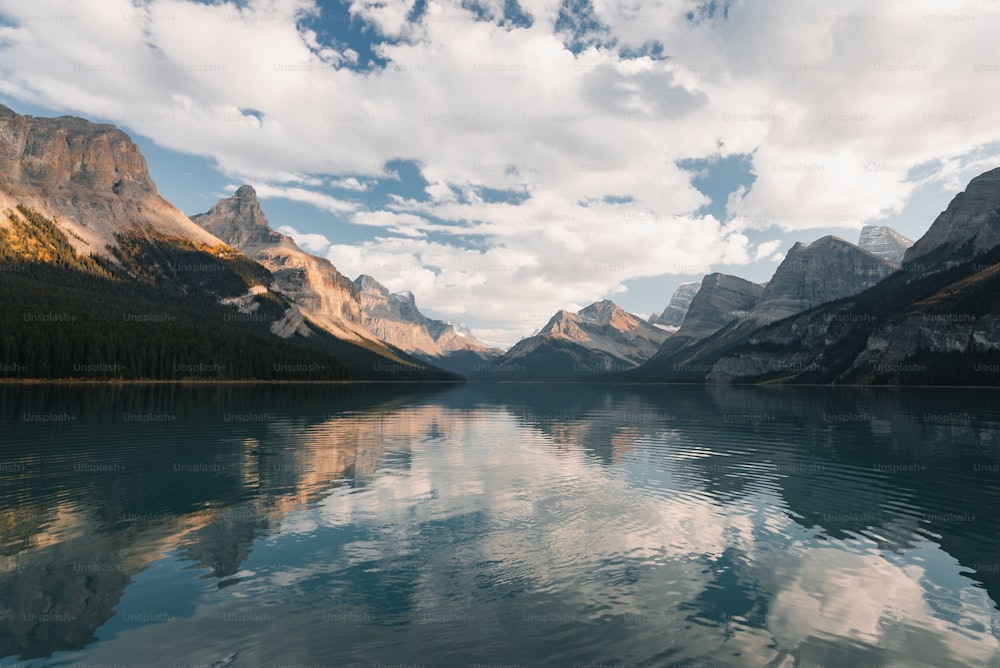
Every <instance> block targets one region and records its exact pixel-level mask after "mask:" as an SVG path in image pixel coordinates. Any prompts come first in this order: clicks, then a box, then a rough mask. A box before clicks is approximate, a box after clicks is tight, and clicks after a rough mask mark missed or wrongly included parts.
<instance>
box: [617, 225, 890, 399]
mask: <svg viewBox="0 0 1000 668" xmlns="http://www.w3.org/2000/svg"><path fill="white" fill-rule="evenodd" d="M894 269H895V265H893V264H892V263H890V262H888V261H886V260H883V259H881V258H878V257H876V256H874V255H872V254H871V253H869V252H867V251H865V250H862V249H861V248H859V247H857V246H855V245H854V244H852V243H850V242H848V241H844V240H843V239H840V238H838V237H833V236H826V237H822V238H821V239H818V240H816V241H814V242H813V243H811V244H808V245H807V244H803V243H796V244H795V245H794V246H793V247H792V248H791V249H790V250H789V251H788V253H787V254H786V256H785V259H784V260H783V261H782V262H781V264H780V265H778V268H777V269H776V270H775V272H774V275H773V276H772V277H771V280H770V281H768V282H767V284H766V285H763V286H761V285H756V284H753V283H750V282H749V281H745V280H743V279H740V278H736V277H735V276H726V275H724V274H712V275H710V276H706V277H705V279H704V280H703V281H702V287H701V289H700V290H699V291H698V294H696V295H695V297H694V299H693V300H692V301H691V307H690V309H689V310H688V314H687V316H686V317H685V319H684V324H682V325H681V328H680V329H679V330H678V331H677V333H676V334H675V335H674V336H672V337H671V338H670V339H668V340H667V341H666V342H665V343H664V344H663V346H662V347H661V348H660V350H659V351H658V352H657V353H656V355H655V356H654V357H653V358H652V359H650V360H649V362H647V363H646V364H643V365H642V366H641V367H640V368H638V369H636V370H634V371H632V372H626V373H624V374H622V375H621V380H629V381H633V380H634V381H685V382H701V381H702V380H704V378H705V376H706V375H707V374H708V373H709V372H710V371H711V369H712V364H714V363H715V361H717V359H718V356H719V355H721V354H723V353H724V352H725V351H726V350H728V349H729V348H730V347H732V346H736V345H740V344H742V343H744V342H745V341H746V340H747V339H748V338H749V337H750V336H752V335H753V333H754V332H755V331H757V330H759V329H760V328H761V327H762V326H765V325H767V324H769V323H772V322H775V321H777V320H781V319H783V318H786V317H788V316H791V315H794V314H796V313H800V312H802V311H806V310H808V309H811V308H813V307H815V306H818V305H820V304H823V303H826V302H830V301H834V300H836V299H840V298H843V297H846V296H850V295H854V294H857V293H859V292H861V291H862V290H865V289H867V288H869V287H871V286H873V285H875V284H877V283H878V282H880V281H881V280H883V279H885V278H886V277H887V276H889V274H891V273H892V271H893V270H894Z"/></svg>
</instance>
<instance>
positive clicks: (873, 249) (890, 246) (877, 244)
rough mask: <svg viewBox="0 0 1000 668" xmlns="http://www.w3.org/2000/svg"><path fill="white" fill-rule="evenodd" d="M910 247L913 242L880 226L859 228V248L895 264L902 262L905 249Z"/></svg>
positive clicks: (888, 228) (890, 229) (889, 228)
mask: <svg viewBox="0 0 1000 668" xmlns="http://www.w3.org/2000/svg"><path fill="white" fill-rule="evenodd" d="M912 245H913V242H912V241H910V240H909V239H907V238H906V237H904V236H903V235H902V234H900V233H899V232H897V231H896V230H894V229H892V228H891V227H885V226H882V225H865V226H864V227H863V228H861V236H860V237H859V238H858V246H859V247H860V248H862V249H864V250H866V251H868V252H869V253H871V254H872V255H874V256H876V257H880V258H882V259H883V260H888V261H889V262H893V263H895V264H899V263H900V262H902V261H903V255H904V254H905V253H906V249H907V248H909V247H910V246H912Z"/></svg>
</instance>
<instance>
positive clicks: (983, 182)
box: [903, 167, 1000, 271]
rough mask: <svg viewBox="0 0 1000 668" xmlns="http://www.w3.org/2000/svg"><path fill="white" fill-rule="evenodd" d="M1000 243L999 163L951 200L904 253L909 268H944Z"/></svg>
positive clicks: (905, 264)
mask: <svg viewBox="0 0 1000 668" xmlns="http://www.w3.org/2000/svg"><path fill="white" fill-rule="evenodd" d="M997 245H1000V167H998V168H997V169H993V170H990V171H988V172H986V173H984V174H980V175H979V176H977V177H976V178H974V179H972V181H970V182H969V185H968V186H967V187H966V189H965V191H964V192H961V193H959V194H957V195H955V197H954V198H953V199H952V200H951V202H950V203H949V204H948V208H947V209H945V210H944V211H943V212H942V213H941V214H940V215H939V216H938V217H937V218H936V219H935V220H934V222H933V223H932V224H931V227H930V229H929V230H927V233H926V234H924V236H922V237H921V238H920V239H919V240H918V241H917V242H916V243H915V244H913V246H911V247H910V248H909V249H908V250H907V251H906V255H905V256H904V257H903V264H904V266H907V265H908V266H909V268H910V270H911V271H921V270H926V271H931V270H944V269H946V268H948V267H951V266H954V265H956V264H960V263H962V262H968V261H970V260H973V259H974V258H975V256H976V255H978V254H980V253H984V252H987V251H988V250H990V249H992V248H995V247H996V246H997Z"/></svg>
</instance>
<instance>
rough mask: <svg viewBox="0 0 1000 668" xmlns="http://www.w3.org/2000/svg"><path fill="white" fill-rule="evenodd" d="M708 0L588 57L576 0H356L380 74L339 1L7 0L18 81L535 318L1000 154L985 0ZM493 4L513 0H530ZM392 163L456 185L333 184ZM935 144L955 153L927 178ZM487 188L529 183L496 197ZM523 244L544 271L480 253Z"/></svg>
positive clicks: (633, 24)
mask: <svg viewBox="0 0 1000 668" xmlns="http://www.w3.org/2000/svg"><path fill="white" fill-rule="evenodd" d="M480 4H483V3H480ZM697 4H698V3H694V2H692V1H690V0H658V1H651V2H617V1H615V2H612V1H610V0H595V2H594V3H593V5H594V12H595V16H596V17H597V19H598V20H600V21H601V22H602V23H603V24H604V25H606V26H607V29H608V30H607V37H609V38H615V39H617V40H618V43H619V45H620V46H623V47H628V48H634V49H640V48H642V47H643V46H644V45H648V44H649V43H650V42H651V41H653V40H656V41H659V42H660V43H661V44H662V46H663V53H664V54H666V55H668V56H669V59H666V60H657V59H654V58H651V57H645V56H644V57H636V58H630V59H624V58H622V57H621V56H620V54H619V52H618V51H617V50H615V49H610V48H599V47H591V48H588V49H586V50H584V51H582V52H581V53H579V54H574V53H572V52H570V51H569V50H567V49H566V48H565V46H564V44H563V42H562V36H560V35H556V34H555V33H554V24H555V20H556V16H557V14H558V8H559V3H557V2H555V1H554V0H552V1H546V2H532V3H523V4H522V7H523V8H524V9H525V10H526V11H528V12H529V13H531V14H532V16H533V19H534V24H533V26H532V27H531V28H529V29H521V28H513V29H511V28H509V27H502V26H498V25H495V24H492V23H489V22H483V21H476V20H475V17H474V13H473V12H472V11H470V10H468V9H465V8H463V7H462V5H461V3H460V2H458V0H431V1H430V2H428V3H427V7H426V11H425V12H424V14H423V16H422V17H421V19H420V20H419V22H417V23H410V22H408V18H407V17H408V16H409V15H410V14H411V12H412V10H413V7H414V2H413V0H388V1H380V2H369V1H367V0H355V1H353V2H352V3H351V4H350V7H349V14H350V17H351V20H352V21H354V22H355V23H357V22H360V23H361V24H362V25H363V26H365V27H366V29H367V30H368V32H367V33H366V34H368V35H369V36H370V37H371V39H372V40H374V42H375V44H374V45H373V48H374V50H375V51H376V52H377V53H378V54H379V55H380V56H381V57H382V58H385V59H387V60H388V61H389V65H388V66H387V67H386V68H385V70H384V71H383V70H376V71H364V72H358V71H353V70H352V69H351V68H350V67H349V65H350V64H351V63H354V62H357V61H358V59H359V54H358V53H357V51H354V50H351V49H347V48H344V47H343V46H342V45H337V44H323V43H321V42H320V41H319V38H318V36H317V34H316V33H315V32H313V31H312V30H311V29H310V28H306V27H303V26H302V25H301V23H300V21H301V19H303V18H308V17H310V16H315V15H321V14H322V12H321V11H320V9H319V8H318V7H317V5H316V4H315V3H314V2H311V1H310V0H252V1H251V2H249V3H247V6H246V7H244V8H242V9H237V8H236V6H235V5H234V4H232V3H226V2H221V3H216V4H202V3H194V2H185V1H183V0H149V1H148V2H146V3H145V4H143V5H142V6H141V7H138V8H137V7H135V6H134V4H133V2H131V0H104V1H102V2H90V3H74V4H73V5H68V4H66V3H64V2H61V1H60V0H36V1H35V2H33V3H31V4H30V6H29V5H26V4H25V3H23V2H17V1H16V0H0V13H2V15H4V16H5V17H7V18H8V19H10V21H11V22H12V23H13V24H14V26H15V27H6V28H2V29H0V30H2V33H0V36H2V40H0V93H3V94H5V95H7V96H10V97H12V98H15V99H21V100H25V101H29V102H33V103H37V104H41V105H44V106H47V107H50V108H57V109H65V110H68V111H71V112H73V113H79V114H82V115H92V116H100V117H103V118H109V119H111V120H114V121H116V122H118V123H121V124H123V125H125V126H127V127H128V128H129V129H131V130H133V131H136V132H140V133H142V134H144V135H147V136H149V137H152V138H153V139H155V141H157V142H158V143H160V144H162V145H165V146H167V147H170V148H173V149H177V150H180V151H185V152H189V153H195V154H200V155H207V156H210V157H211V158H212V159H214V160H215V161H216V162H217V164H218V166H219V168H220V169H221V170H222V171H223V172H225V173H226V174H227V175H229V176H230V177H232V178H234V179H235V178H239V179H241V180H243V181H246V182H251V183H254V184H255V186H256V187H257V190H258V193H259V194H260V196H261V197H262V198H269V197H282V198H288V199H293V200H296V201H300V202H307V203H310V204H312V205H315V206H317V207H318V208H320V209H323V210H325V211H329V212H330V213H331V214H333V215H334V217H335V218H336V219H337V220H341V221H342V220H346V219H347V218H349V217H350V216H353V218H354V222H360V223H362V224H365V225H370V226H377V227H381V228H382V229H383V230H384V236H381V237H379V238H378V239H375V240H373V241H369V242H366V243H365V244H363V245H360V246H356V247H354V249H353V250H352V251H350V252H349V251H348V250H347V249H346V248H344V247H342V246H336V247H334V248H332V249H331V250H330V251H329V252H330V253H331V257H332V258H333V259H334V262H335V263H347V262H351V261H354V260H358V261H359V262H360V260H361V259H365V261H367V260H368V259H370V258H382V259H384V260H385V262H383V264H388V265H392V264H393V263H394V262H395V260H394V258H397V259H399V258H402V259H405V261H406V262H410V261H413V262H415V263H417V264H418V265H419V266H420V270H419V271H417V270H414V271H411V272H408V273H406V274H404V275H401V276H400V277H399V283H400V285H399V287H400V288H402V287H408V288H409V289H411V290H413V291H414V292H415V293H416V295H417V297H418V299H419V301H420V303H421V305H422V306H424V307H427V308H428V309H429V310H432V311H436V312H438V313H453V312H456V311H460V312H461V313H458V315H462V316H465V317H468V318H469V319H470V320H473V321H475V322H477V323H478V324H479V326H480V328H481V330H482V331H487V330H491V331H501V330H505V331H507V337H506V338H507V339H508V340H512V339H516V338H517V336H519V335H521V334H525V333H527V332H528V331H530V330H531V329H532V328H534V327H535V326H537V325H538V324H540V322H539V320H541V318H540V317H539V318H535V317H531V318H523V317H519V315H518V314H521V313H523V312H528V313H532V314H534V313H535V310H536V309H539V310H541V311H542V312H545V313H549V314H551V313H552V312H554V310H556V308H562V307H567V306H569V305H570V304H579V305H585V304H587V303H589V302H591V301H594V300H596V299H600V298H602V297H604V296H608V295H613V294H616V293H617V292H618V291H620V290H621V289H622V286H623V282H624V281H625V280H627V279H629V278H635V277H639V276H653V275H658V274H664V273H666V274H670V273H690V272H684V271H680V270H679V268H680V267H688V268H690V267H693V266H705V267H707V266H711V265H718V264H722V263H729V264H739V263H743V262H749V261H751V260H752V259H763V258H765V257H772V256H773V250H775V249H776V248H777V247H778V246H779V245H780V244H776V243H775V242H770V244H761V245H760V246H758V247H757V248H750V244H749V241H748V239H747V238H746V237H745V236H744V235H743V234H742V233H741V230H745V229H766V228H774V229H776V230H778V231H788V232H792V231H795V232H801V231H806V230H810V229H814V228H829V227H853V228H858V227H860V226H861V225H863V224H865V223H866V222H870V221H873V220H876V219H878V218H880V217H885V216H889V215H893V214H897V213H898V212H900V211H902V209H903V208H904V206H905V205H906V203H907V202H908V201H909V200H910V198H911V197H912V196H913V193H914V192H915V191H916V189H918V188H920V187H925V186H928V185H937V184H942V183H945V184H947V185H948V187H950V188H952V189H957V188H960V187H961V186H962V185H964V182H965V181H966V180H967V179H968V178H969V177H970V176H972V175H974V170H981V169H985V168H988V167H991V166H994V165H995V164H996V162H997V157H998V150H997V146H996V144H995V143H994V142H995V141H996V133H995V128H996V120H997V117H996V111H995V110H996V109H997V108H998V105H997V102H998V99H997V93H996V91H997V90H1000V89H998V87H997V83H998V82H1000V60H998V59H997V57H996V55H995V52H994V50H993V47H992V44H993V42H994V40H993V35H995V34H996V32H997V29H998V28H1000V17H998V15H997V14H996V13H995V12H993V11H991V10H990V5H989V3H988V2H986V0H956V1H955V2H953V3H951V4H949V6H948V8H947V10H946V11H945V10H942V9H941V8H940V6H939V5H937V4H935V3H933V2H930V0H926V1H922V2H912V1H910V0H886V2H882V3H879V4H878V5H877V6H873V5H871V4H870V3H865V2H862V1H861V0H845V1H844V2H841V3H838V5H837V6H836V8H835V9H834V8H831V6H830V5H829V4H828V3H823V2H820V1H819V0H804V1H803V0H794V1H793V0H775V2H771V3H766V4H764V3H751V2H736V3H728V5H727V6H728V10H727V13H728V18H723V17H722V16H721V12H717V15H716V17H715V18H707V17H705V16H704V14H703V13H702V14H698V11H699V10H697ZM483 7H484V10H485V11H486V13H487V14H490V15H492V16H495V17H499V16H501V15H502V7H503V3H500V2H492V3H486V4H483ZM689 11H695V12H696V14H697V15H698V16H699V17H700V18H699V20H697V21H695V22H692V21H689V20H687V19H686V18H685V14H686V13H687V12H689ZM60 17H62V18H60ZM969 17H971V18H969ZM383 36H389V37H393V38H395V37H398V38H400V39H399V40H398V41H394V40H387V41H385V42H382V40H383ZM913 44H920V45H921V48H920V49H919V50H916V51H915V50H914V49H913ZM984 147H990V148H988V149H984ZM735 153H741V154H749V155H751V156H752V157H751V161H752V167H753V171H754V173H755V175H756V181H755V183H754V185H753V187H752V189H750V190H749V191H743V192H739V193H736V194H735V195H734V196H732V197H730V199H729V202H728V212H729V215H730V216H732V218H733V220H731V221H729V222H728V223H726V222H724V221H723V222H720V221H717V220H715V219H714V218H711V217H705V216H699V215H698V214H697V212H698V210H699V209H700V207H702V206H703V205H705V204H706V203H707V199H706V198H705V196H704V195H702V194H701V193H700V192H698V191H697V189H695V188H694V187H693V186H692V184H691V174H689V173H687V172H685V171H683V170H681V169H679V168H678V167H677V166H676V162H677V160H679V159H683V158H698V157H703V158H704V157H712V156H719V155H723V156H725V155H729V154H735ZM392 160H412V161H414V162H416V163H417V164H418V165H420V169H421V172H422V175H423V176H424V178H426V179H427V181H428V183H429V184H430V185H429V186H428V187H427V189H426V191H427V195H428V196H429V197H430V201H429V202H417V201H410V200H406V199H398V200H396V201H395V202H394V203H393V204H392V205H391V206H389V207H386V209H385V210H384V211H375V212H366V211H364V209H365V207H363V206H361V205H359V204H358V203H356V202H354V201H345V200H344V199H340V198H337V197H333V196H331V195H329V194H326V193H323V192H320V191H318V190H317V189H316V188H318V187H320V185H319V184H320V182H321V181H322V182H323V183H328V184H331V185H332V186H334V187H336V188H341V189H346V190H348V191H352V193H356V198H355V199H361V200H362V201H363V200H364V197H365V196H367V193H368V189H369V184H370V183H371V182H372V181H371V179H373V178H386V177H389V176H391V175H390V173H388V171H387V168H386V163H387V162H389V161H392ZM915 166H930V167H928V170H929V171H928V172H927V174H925V175H923V176H922V177H921V178H920V179H918V180H915V181H908V180H907V174H908V172H909V171H910V170H909V169H908V167H915ZM303 175H308V176H303ZM483 186H486V187H490V188H495V189H500V190H507V191H514V192H517V193H521V194H523V195H526V196H527V199H525V200H524V201H523V202H521V203H520V204H519V205H515V204H500V205H498V204H490V203H486V202H483V201H482V198H481V197H480V196H479V195H478V194H477V192H478V190H477V189H478V188H481V187H483ZM352 197H354V196H353V195H352ZM608 197H612V198H623V199H625V200H626V201H624V203H621V204H617V205H611V204H606V203H605V201H606V199H605V198H608ZM935 213H937V212H936V211H933V212H928V216H927V221H926V224H928V225H929V223H930V220H931V218H932V217H933V215H934V214H935ZM442 221H443V222H442ZM275 222H276V223H279V224H280V223H281V222H282V221H275ZM329 236H331V237H333V236H334V235H333V233H332V232H331V233H330V235H329ZM795 237H796V238H803V237H804V238H806V239H808V234H801V233H800V234H796V235H795ZM319 243H320V242H319V241H318V240H315V244H316V245H315V247H319ZM772 246H773V247H772ZM470 248H472V249H473V250H470ZM432 251H433V252H432ZM341 256H342V257H343V259H339V258H340V257H341ZM508 256H509V257H510V258H517V262H519V263H522V264H524V265H525V266H527V267H530V269H523V270H520V271H513V272H507V271H501V272H488V271H487V272H484V271H481V270H480V271H476V270H475V268H474V265H476V264H480V265H483V266H488V265H491V264H495V265H497V266H503V265H504V264H505V263H506V262H508V259H507V258H508ZM432 257H433V258H434V261H435V262H438V264H437V265H435V266H431V265H429V264H423V263H426V262H429V261H430V259H431V258H432ZM352 258H353V259H352ZM498 258H499V259H498ZM380 261H381V260H380ZM400 262H402V260H400ZM396 264H398V262H396ZM338 266H339V265H338ZM584 267H586V268H588V269H584ZM354 268H355V269H357V270H359V271H365V270H366V269H365V267H363V266H361V265H360V264H359V265H358V266H356V267H354ZM342 269H343V267H342ZM346 273H353V271H346ZM368 273H373V274H376V277H378V278H379V279H380V280H383V279H384V278H386V277H384V276H378V275H377V272H375V271H369V272H368ZM403 278H405V279H406V280H412V281H414V282H413V283H412V284H409V285H406V286H403V285H402V281H403ZM386 280H388V281H389V282H392V281H396V280H397V279H396V278H394V277H392V276H389V277H388V278H387V279H386ZM457 305H461V306H457ZM528 321H530V322H528ZM543 321H544V320H542V322H543Z"/></svg>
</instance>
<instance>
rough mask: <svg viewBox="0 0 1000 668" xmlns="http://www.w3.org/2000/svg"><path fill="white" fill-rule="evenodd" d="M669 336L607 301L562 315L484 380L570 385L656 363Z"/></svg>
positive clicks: (517, 347) (505, 357)
mask: <svg viewBox="0 0 1000 668" xmlns="http://www.w3.org/2000/svg"><path fill="white" fill-rule="evenodd" d="M668 336H670V334H669V333H668V332H665V331H663V330H662V329H659V328H658V327H655V326H654V325H651V324H649V323H648V322H646V321H644V320H642V319H640V318H638V317H636V316H634V315H632V314H631V313H628V312H626V311H624V310H623V309H622V308H620V307H619V306H618V305H617V304H615V303H614V302H612V301H610V300H604V301H600V302H596V303H594V304H591V305H590V306H588V307H586V308H584V309H581V310H580V311H577V312H576V313H571V312H570V311H559V312H558V313H556V314H555V315H554V316H552V318H551V319H550V320H549V321H548V323H546V325H545V327H543V328H542V329H541V330H540V331H539V332H538V333H537V334H535V335H534V336H531V337H528V338H526V339H522V340H521V341H519V342H518V343H517V344H516V345H515V346H514V347H513V348H511V349H510V350H508V351H507V353H505V354H504V355H503V356H502V357H501V358H499V359H498V360H496V362H495V363H494V364H492V365H490V367H489V369H487V370H486V373H483V374H480V377H490V378H498V379H512V380H525V379H531V380H569V379H573V378H582V377H586V376H592V375H595V374H601V373H608V372H614V371H624V370H627V369H634V368H635V367H637V366H638V365H639V364H641V363H642V362H644V361H646V360H648V359H649V358H650V357H652V356H653V355H654V354H655V353H656V351H657V350H658V349H659V347H660V345H661V344H662V343H663V341H664V340H666V338H667V337H668Z"/></svg>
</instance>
